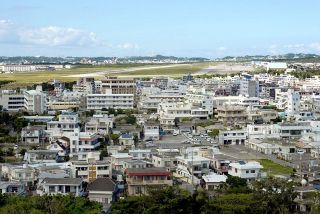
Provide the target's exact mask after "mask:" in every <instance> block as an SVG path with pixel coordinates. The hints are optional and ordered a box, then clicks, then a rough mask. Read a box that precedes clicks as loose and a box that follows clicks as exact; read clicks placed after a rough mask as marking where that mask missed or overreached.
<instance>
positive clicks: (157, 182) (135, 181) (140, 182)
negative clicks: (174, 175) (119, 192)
mask: <svg viewBox="0 0 320 214" xmlns="http://www.w3.org/2000/svg"><path fill="white" fill-rule="evenodd" d="M127 183H128V184H130V185H172V180H143V179H127Z"/></svg>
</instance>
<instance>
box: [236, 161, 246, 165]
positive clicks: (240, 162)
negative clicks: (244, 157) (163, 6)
mask: <svg viewBox="0 0 320 214" xmlns="http://www.w3.org/2000/svg"><path fill="white" fill-rule="evenodd" d="M238 163H239V164H241V165H245V164H246V162H244V161H238Z"/></svg>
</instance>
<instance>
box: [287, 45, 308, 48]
mask: <svg viewBox="0 0 320 214" xmlns="http://www.w3.org/2000/svg"><path fill="white" fill-rule="evenodd" d="M284 47H286V48H303V47H305V45H304V44H290V45H285V46H284Z"/></svg>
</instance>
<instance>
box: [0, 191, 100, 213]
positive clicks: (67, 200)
mask: <svg viewBox="0 0 320 214" xmlns="http://www.w3.org/2000/svg"><path fill="white" fill-rule="evenodd" d="M0 213H8V214H21V213H37V214H42V213H48V214H66V213H70V214H72V213H74V214H76V213H88V214H95V213H101V206H100V204H98V203H96V202H91V201H89V200H88V199H86V198H82V197H74V196H72V195H66V196H62V195H56V196H47V195H45V196H29V197H22V196H14V195H0Z"/></svg>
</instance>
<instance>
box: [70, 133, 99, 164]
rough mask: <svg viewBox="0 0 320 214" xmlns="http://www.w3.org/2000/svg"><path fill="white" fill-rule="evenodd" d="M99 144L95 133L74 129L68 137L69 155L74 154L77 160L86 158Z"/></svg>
mask: <svg viewBox="0 0 320 214" xmlns="http://www.w3.org/2000/svg"><path fill="white" fill-rule="evenodd" d="M99 146H100V142H99V141H98V136H97V134H95V133H89V132H80V131H79V130H75V131H74V134H73V135H71V138H70V156H76V157H77V158H78V160H86V159H87V158H88V154H89V153H90V152H94V151H96V150H97V149H98V148H99Z"/></svg>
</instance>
